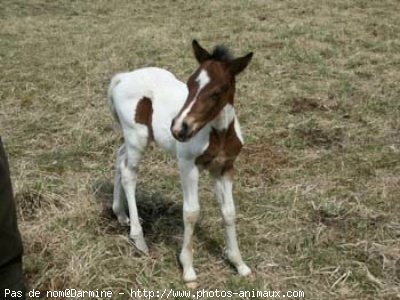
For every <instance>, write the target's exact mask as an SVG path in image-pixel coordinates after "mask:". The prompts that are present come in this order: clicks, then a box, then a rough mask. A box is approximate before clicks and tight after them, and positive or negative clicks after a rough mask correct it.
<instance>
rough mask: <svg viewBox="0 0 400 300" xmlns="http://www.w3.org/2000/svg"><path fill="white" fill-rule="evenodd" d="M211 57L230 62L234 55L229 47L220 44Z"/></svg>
mask: <svg viewBox="0 0 400 300" xmlns="http://www.w3.org/2000/svg"><path fill="white" fill-rule="evenodd" d="M210 59H212V60H217V61H223V62H229V61H231V60H232V59H233V56H232V53H231V51H230V50H229V49H228V48H227V47H225V46H223V45H218V46H216V47H215V48H214V51H213V52H212V54H211V56H210Z"/></svg>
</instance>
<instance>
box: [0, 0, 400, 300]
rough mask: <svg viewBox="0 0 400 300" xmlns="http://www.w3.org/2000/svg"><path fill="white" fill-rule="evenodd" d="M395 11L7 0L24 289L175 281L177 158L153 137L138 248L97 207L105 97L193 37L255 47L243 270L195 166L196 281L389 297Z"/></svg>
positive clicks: (183, 68)
mask: <svg viewBox="0 0 400 300" xmlns="http://www.w3.org/2000/svg"><path fill="white" fill-rule="evenodd" d="M398 9H399V2H398V1H396V0H379V1H378V0H370V1H363V0H354V1H349V0H338V1H317V0H296V1H261V0H259V1H239V0H223V1H127V0H124V1H107V0H99V1H67V0H61V1H46V0H31V1H22V0H2V1H1V3H0V28H1V29H0V41H1V43H0V68H1V70H2V76H1V78H0V129H1V135H2V137H3V140H4V142H5V146H6V148H7V151H8V153H9V156H10V161H11V167H12V175H13V182H14V189H15V194H16V201H17V203H18V210H19V219H20V227H21V231H22V235H23V239H24V244H25V261H24V262H25V272H26V275H27V279H28V281H29V283H30V288H36V289H40V290H42V291H46V290H60V289H65V288H81V289H92V290H94V289H112V290H113V291H125V292H126V291H128V290H129V289H130V288H133V289H136V288H147V289H164V288H175V289H184V288H185V286H184V285H183V283H182V281H181V272H180V267H179V265H178V263H177V259H176V255H177V253H178V251H179V249H180V245H181V242H182V228H183V227H182V226H183V225H182V220H181V211H182V208H181V206H182V200H181V198H182V197H181V191H180V184H179V179H178V178H179V176H178V171H177V166H176V163H175V161H174V160H171V159H170V158H169V157H168V156H167V155H165V154H164V153H162V152H160V151H159V150H157V149H156V148H155V147H154V146H153V147H151V151H149V153H148V155H146V158H145V160H144V162H143V163H142V165H141V168H140V174H141V176H140V179H139V181H140V183H139V187H138V189H139V192H138V194H139V196H138V199H139V210H140V214H141V217H142V218H143V226H144V230H145V236H146V239H147V241H148V244H149V246H150V248H151V255H150V256H148V257H146V256H140V255H139V254H138V253H137V252H136V250H135V249H134V247H133V246H132V244H131V243H130V241H129V240H128V238H127V235H128V230H127V229H126V228H122V227H120V226H119V225H118V224H117V221H116V220H115V218H114V217H113V216H112V214H111V213H110V209H109V203H110V199H111V193H112V178H113V164H114V158H115V152H116V149H117V148H118V147H119V145H120V144H121V142H122V140H121V135H120V134H119V133H118V131H116V130H115V125H113V121H112V118H111V114H110V112H109V110H108V107H107V105H106V99H105V98H106V89H107V86H108V83H109V80H110V78H111V77H112V75H113V74H115V73H116V72H120V71H126V70H132V69H135V68H139V67H143V66H159V67H164V68H167V69H168V70H170V71H172V72H173V73H175V74H176V75H177V77H178V78H180V79H182V80H186V78H187V77H188V76H189V74H190V73H191V72H192V71H193V70H194V69H195V68H196V63H195V60H194V58H193V55H192V51H191V47H190V44H191V40H192V39H193V38H197V39H198V40H199V41H200V43H201V44H202V45H203V46H205V47H206V48H208V49H211V48H212V47H213V46H215V45H216V44H218V43H224V44H226V45H228V46H231V48H232V49H233V50H234V52H235V53H236V54H237V55H242V54H245V53H247V52H248V51H254V52H255V58H254V60H253V62H252V63H251V65H250V67H249V68H248V69H247V70H246V72H244V74H243V75H241V76H240V78H239V80H238V81H239V82H238V88H237V95H236V107H237V113H238V116H239V119H240V121H241V124H242V127H243V133H244V135H245V141H246V146H245V148H244V151H243V153H242V154H241V155H240V158H239V161H238V163H237V169H238V172H237V176H236V182H235V198H236V204H237V210H238V212H239V215H238V222H237V224H238V231H239V240H240V244H241V249H242V253H243V256H244V257H245V259H246V261H247V262H248V263H249V265H250V266H251V267H252V268H253V270H254V273H255V275H254V276H253V277H251V278H245V279H243V278H239V276H237V275H236V273H235V272H234V270H233V268H231V267H230V266H229V265H228V263H227V262H226V261H225V257H224V254H223V252H224V251H223V250H224V234H223V229H222V225H221V218H220V216H219V212H218V208H217V205H216V201H215V200H214V197H213V193H212V189H211V186H210V182H209V178H208V177H207V176H204V177H203V180H202V184H201V188H200V193H201V203H202V217H201V220H200V222H199V225H198V227H197V231H196V239H195V249H196V252H195V268H196V270H197V271H198V275H199V282H198V283H199V287H198V288H199V289H203V288H204V289H210V290H211V289H215V288H218V289H225V290H234V291H238V290H240V289H241V290H243V289H246V290H253V289H258V290H282V291H287V290H303V291H304V292H305V295H306V299H395V298H396V297H397V298H396V299H398V297H399V293H400V288H399V283H400V220H399V218H400V201H399V198H400V177H399V172H400V164H399V161H400V104H399V103H400V102H399V99H400V84H399V82H400V36H399V34H400V18H399V14H398ZM121 299H124V297H122V298H121Z"/></svg>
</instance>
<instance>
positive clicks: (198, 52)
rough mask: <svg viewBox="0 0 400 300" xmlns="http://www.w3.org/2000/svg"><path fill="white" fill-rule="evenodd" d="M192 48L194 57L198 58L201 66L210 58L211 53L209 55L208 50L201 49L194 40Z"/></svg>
mask: <svg viewBox="0 0 400 300" xmlns="http://www.w3.org/2000/svg"><path fill="white" fill-rule="evenodd" d="M192 47H193V52H194V56H195V57H196V59H197V61H198V62H199V64H201V63H202V62H204V61H206V60H207V59H209V58H210V53H208V51H207V50H206V49H204V48H203V47H201V46H200V44H199V43H198V42H197V41H196V40H193V42H192Z"/></svg>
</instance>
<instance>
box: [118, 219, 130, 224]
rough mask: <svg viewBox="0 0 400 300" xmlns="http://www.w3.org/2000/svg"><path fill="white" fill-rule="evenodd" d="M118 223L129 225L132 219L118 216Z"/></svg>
mask: <svg viewBox="0 0 400 300" xmlns="http://www.w3.org/2000/svg"><path fill="white" fill-rule="evenodd" d="M118 223H119V224H121V225H122V226H129V225H130V224H131V220H129V218H128V217H118Z"/></svg>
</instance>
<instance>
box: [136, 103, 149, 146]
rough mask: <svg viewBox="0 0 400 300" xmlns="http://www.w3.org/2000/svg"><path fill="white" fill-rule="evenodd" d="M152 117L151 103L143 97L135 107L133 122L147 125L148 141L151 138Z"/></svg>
mask: <svg viewBox="0 0 400 300" xmlns="http://www.w3.org/2000/svg"><path fill="white" fill-rule="evenodd" d="M152 119H153V105H152V103H151V100H150V99H149V98H147V97H143V98H142V99H141V100H140V101H139V103H138V104H137V107H136V113H135V122H136V123H139V124H143V125H146V126H147V129H148V131H149V141H150V140H152V139H153V127H152V126H151V122H152Z"/></svg>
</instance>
